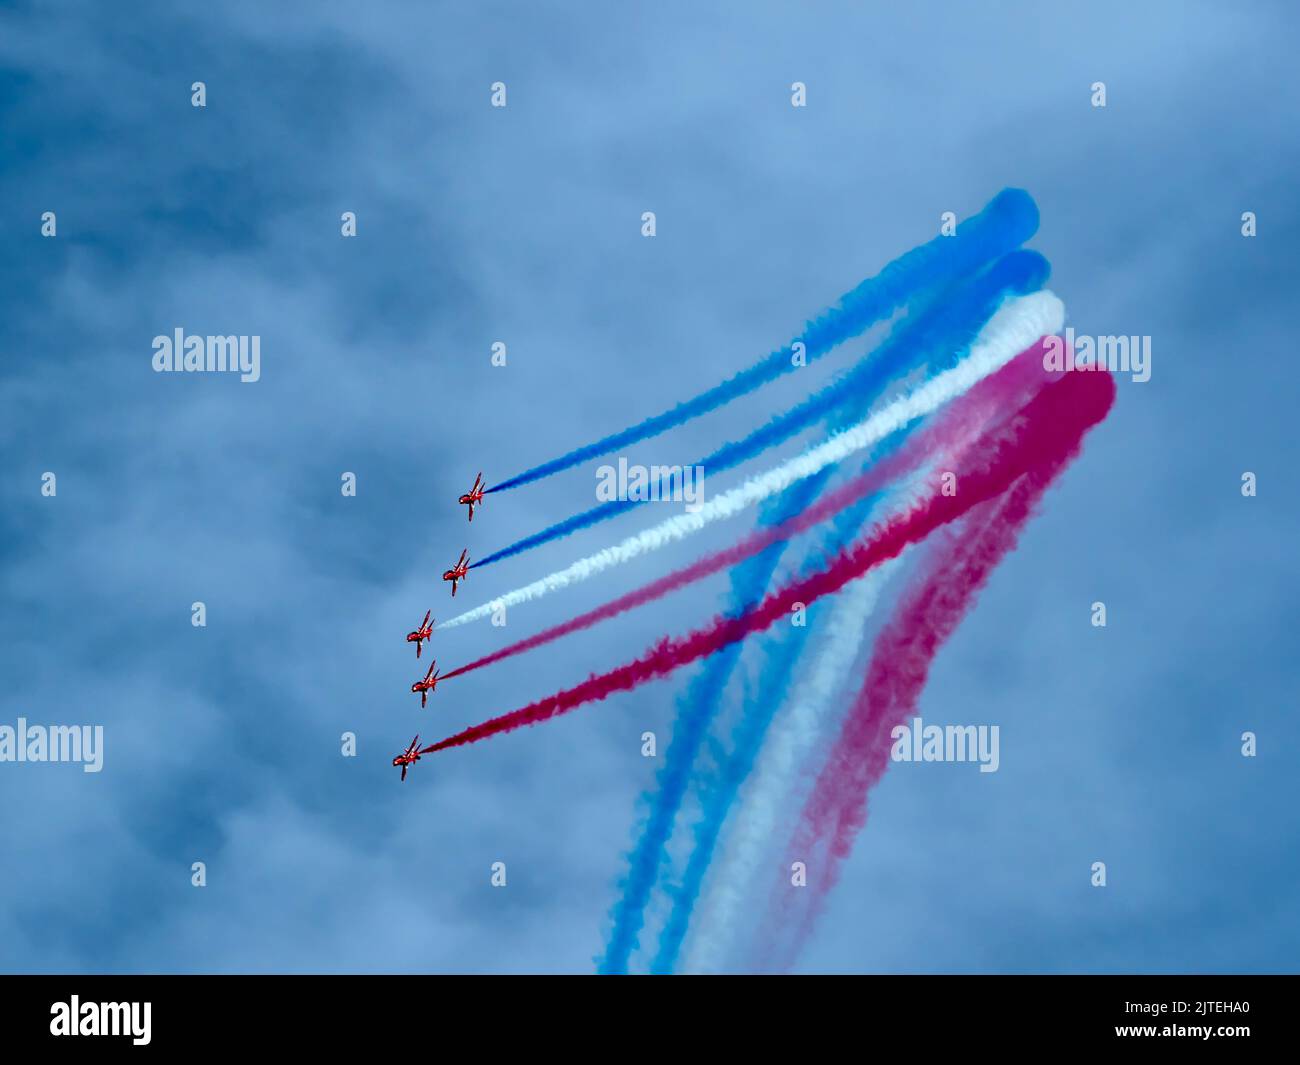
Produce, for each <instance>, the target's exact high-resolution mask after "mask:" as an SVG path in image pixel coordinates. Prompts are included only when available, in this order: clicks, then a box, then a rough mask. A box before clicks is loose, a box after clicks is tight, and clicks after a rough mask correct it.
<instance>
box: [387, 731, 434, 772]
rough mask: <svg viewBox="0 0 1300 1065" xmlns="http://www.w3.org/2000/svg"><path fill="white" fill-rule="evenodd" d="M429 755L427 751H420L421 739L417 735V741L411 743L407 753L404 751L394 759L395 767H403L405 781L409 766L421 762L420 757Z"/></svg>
mask: <svg viewBox="0 0 1300 1065" xmlns="http://www.w3.org/2000/svg"><path fill="white" fill-rule="evenodd" d="M427 753H428V752H427V751H422V750H420V737H419V736H418V735H417V736H416V737H415V739H413V740H412V741H411V746H409V747H408V748H406V750H405V751H403V752H402V753H401V754H399V755H398V756H397V757H396V758H394V759H393V765H394V766H399V765H400V766H401V767H402V779H403V780H405V779H406V767H407V766H408V765H414V764H415V763H416V762H418V761H419V760H420V755H422V754H427Z"/></svg>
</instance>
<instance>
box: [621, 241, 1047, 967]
mask: <svg viewBox="0 0 1300 1065" xmlns="http://www.w3.org/2000/svg"><path fill="white" fill-rule="evenodd" d="M1008 258H1009V257H1008ZM1026 261H1035V262H1041V264H1042V267H1043V268H1044V269H1043V270H1042V272H1041V280H1040V282H1039V283H1040V284H1042V283H1045V282H1046V280H1047V276H1046V268H1047V264H1046V260H1042V258H1041V256H1035V257H1034V259H1033V260H1026ZM998 265H1000V264H995V266H994V267H992V268H990V271H989V272H990V273H993V272H995V271H996V270H997V267H998ZM948 295H949V293H945V294H944V297H945V298H944V299H941V301H940V302H946V297H947V296H948ZM969 306H970V305H969V304H967V307H968V308H969ZM996 306H997V305H996V304H994V305H992V306H987V305H986V306H985V307H983V308H982V309H979V310H978V311H977V313H976V319H975V320H974V321H969V320H968V321H967V322H965V323H963V326H964V328H962V329H960V330H957V331H956V332H955V334H954V335H953V336H952V337H950V339H952V340H953V341H954V342H952V343H950V344H947V345H944V346H941V347H937V348H932V349H931V351H932V354H933V358H932V360H931V373H937V372H940V371H941V370H942V369H946V368H947V367H948V366H950V365H953V364H955V363H956V361H957V360H958V359H959V358H960V357H961V356H962V355H963V354H964V353H965V350H966V348H967V347H968V346H969V343H970V342H971V341H972V340H973V339H974V337H975V336H976V335H977V334H978V332H979V329H980V328H982V326H983V324H984V321H986V320H987V318H988V317H992V314H993V313H994V311H995V310H996ZM980 314H983V315H985V317H984V318H982V319H981V318H979V315H980ZM927 320H929V321H934V320H935V319H933V318H927ZM949 325H950V326H951V325H952V323H951V322H949ZM932 335H933V334H932ZM891 339H892V338H891ZM885 383H887V382H884V381H881V382H879V383H878V389H877V391H867V392H862V393H860V394H857V395H855V396H854V400H855V402H854V403H853V404H851V405H850V406H849V409H846V410H844V411H841V412H840V413H839V415H838V417H837V418H836V419H835V420H834V422H833V424H834V425H835V427H836V428H842V427H843V426H844V425H847V424H852V422H854V421H856V420H857V419H858V418H860V417H861V416H862V415H864V414H865V413H866V411H867V410H869V409H870V407H871V404H872V403H873V402H874V401H875V399H876V398H877V392H878V390H880V389H883V387H884V384H885ZM906 436H907V431H904V432H902V433H899V434H895V436H894V437H891V438H889V439H888V440H886V441H883V442H882V444H881V445H880V447H879V448H878V449H877V451H876V452H875V453H874V454H873V455H872V456H871V457H870V458H869V459H868V462H867V464H868V465H870V464H871V463H872V462H874V461H876V460H877V459H878V458H879V456H880V455H881V454H884V453H887V452H888V451H891V450H893V448H895V447H897V446H898V445H899V444H900V443H901V442H902V440H903V439H905V438H906ZM830 474H831V471H830V470H829V469H828V470H824V471H822V473H820V474H818V475H817V476H816V477H813V478H809V479H808V480H806V481H803V482H800V483H799V484H797V485H794V486H792V487H791V488H790V489H788V490H787V491H786V492H785V493H783V494H782V495H780V496H778V497H776V498H775V499H774V500H771V501H770V502H769V504H768V505H767V506H765V507H764V508H763V512H762V517H761V518H760V521H761V523H762V524H773V523H776V522H779V521H783V520H785V518H787V517H789V516H790V515H792V514H795V513H798V512H799V511H800V510H802V509H804V508H805V507H807V506H808V505H809V503H811V502H812V500H813V499H815V498H816V496H817V495H818V494H819V493H820V492H821V490H822V487H823V486H824V485H825V483H826V480H827V478H828V477H829V476H830ZM862 505H864V504H855V506H854V507H853V508H850V511H847V512H845V513H844V514H842V515H841V516H840V519H839V524H838V525H837V528H840V527H845V524H844V523H847V522H850V521H856V522H857V523H859V524H860V523H861V520H862V514H861V512H858V513H856V516H855V515H854V513H853V512H856V511H857V510H858V508H859V507H861V506H862ZM865 505H867V506H869V505H870V503H869V502H867V503H866V504H865ZM849 527H851V526H849ZM849 535H851V533H850V534H849ZM784 549H785V545H784V544H773V545H772V546H771V547H769V548H768V549H766V550H765V551H763V552H761V553H759V554H758V555H756V556H755V557H754V558H753V559H750V560H748V561H747V562H746V563H743V564H742V565H741V566H737V567H736V568H735V569H734V570H733V571H732V595H733V601H734V602H737V603H739V604H740V605H739V606H738V607H736V609H737V610H739V611H743V610H744V609H746V608H747V607H748V606H749V605H751V604H752V603H753V602H754V601H755V600H756V599H758V598H760V597H761V596H762V595H763V593H764V591H765V590H766V588H767V586H768V584H769V583H770V581H771V577H772V574H773V572H774V571H775V568H776V566H777V564H778V562H779V560H780V557H781V554H782V552H783V551H784ZM741 646H742V644H741V643H737V644H735V645H733V646H732V647H729V648H728V649H727V650H726V651H724V652H723V653H721V654H719V655H717V656H715V657H714V658H712V659H710V660H709V662H708V663H706V665H705V669H704V671H703V673H702V674H701V675H700V676H699V678H698V679H697V681H696V682H694V683H693V684H692V685H691V686H690V687H689V688H688V689H687V691H686V693H685V696H684V698H683V699H682V700H681V701H680V703H679V706H680V707H681V709H680V711H679V716H678V722H677V725H676V727H675V728H674V731H673V741H672V744H671V745H670V747H669V749H668V752H667V758H666V761H665V765H664V767H663V769H661V770H660V772H659V774H658V777H657V783H658V788H659V790H658V794H657V795H656V796H654V797H652V798H651V800H650V801H651V813H650V817H649V819H648V821H647V823H646V824H645V826H644V828H643V830H642V833H641V836H640V839H639V840H638V843H637V846H636V849H635V850H634V852H633V854H632V856H631V858H630V864H629V870H628V873H627V876H626V878H625V879H624V881H623V885H622V887H623V895H622V897H621V898H620V899H619V901H618V902H617V903H616V904H615V906H614V909H613V911H612V917H613V921H614V928H613V931H612V932H611V935H610V939H609V942H608V944H607V946H606V951H605V956H604V958H603V959H600V961H599V963H598V969H599V971H600V972H602V973H624V972H626V971H627V965H628V960H629V958H630V956H631V953H632V951H633V950H634V949H636V947H637V946H638V936H639V934H640V930H641V928H642V926H643V924H644V920H645V906H646V904H647V903H648V901H649V898H650V893H651V892H652V891H653V889H654V886H655V883H656V881H657V879H658V875H659V868H660V865H661V864H662V863H663V861H664V855H665V850H666V847H667V843H668V839H669V837H670V836H671V835H672V831H673V822H674V820H675V818H676V814H677V811H678V809H679V808H680V806H681V803H682V801H683V799H684V797H685V795H686V791H687V788H688V786H689V783H690V778H691V771H692V768H693V766H694V762H695V758H696V755H697V753H698V751H699V749H700V747H701V746H702V744H703V742H704V739H705V737H706V735H707V733H708V728H709V725H710V723H711V720H712V717H713V714H714V712H715V710H716V708H717V706H718V703H719V701H720V699H721V693H722V692H723V691H724V690H725V688H726V686H727V682H728V681H729V679H730V676H731V673H732V670H733V669H734V667H735V665H736V662H737V661H738V659H739V655H740V649H741ZM789 661H790V662H791V663H792V662H793V659H790V660H789ZM787 683H788V681H787ZM777 694H779V692H778V693H777ZM770 705H771V709H772V711H773V712H774V711H775V708H776V706H777V705H779V699H777V700H775V701H773V702H772V703H771V704H770ZM748 710H749V708H748V707H746V711H748ZM769 717H770V715H769ZM765 732H766V723H764V724H763V727H762V732H760V733H759V734H758V742H759V743H761V739H762V734H763V733H765ZM733 760H735V756H734V755H733ZM752 760H753V756H752V755H751V756H750V757H749V759H748V761H749V762H750V763H752ZM746 772H747V770H746ZM731 776H732V773H731V772H728V773H727V775H726V779H727V780H728V781H730V778H731ZM739 783H740V781H739V780H737V781H736V782H735V785H734V787H733V786H730V785H729V786H728V788H726V789H723V790H722V792H721V793H720V795H719V796H718V797H717V798H716V799H714V801H712V802H711V803H710V804H709V816H708V817H706V819H705V821H704V822H702V824H701V827H700V829H698V830H697V836H699V835H700V834H701V832H704V833H707V831H708V829H707V826H708V824H710V823H711V822H712V821H713V820H714V819H715V818H717V817H721V818H725V815H726V810H727V809H728V808H729V807H730V804H731V801H732V798H734V793H735V790H736V788H738V787H739ZM720 824H721V821H719V827H720ZM714 834H715V835H716V830H714ZM707 850H708V855H709V856H710V857H711V854H712V846H711V845H710V846H709V847H708V848H707ZM697 852H698V848H697ZM703 873H704V870H703V869H700V870H698V878H699V879H700V880H702V878H703ZM696 875H697V874H696V872H695V871H693V870H692V869H691V868H690V867H689V866H688V871H687V880H686V881H684V883H683V886H682V889H681V892H680V893H679V895H678V900H677V904H676V905H675V906H674V917H675V915H676V914H677V911H678V910H680V909H682V906H683V903H685V910H684V918H680V917H678V918H676V919H677V920H682V919H684V920H685V921H687V922H689V914H690V911H691V909H693V907H694V896H696V895H698V893H699V887H698V885H696V886H695V887H694V889H693V891H691V888H690V885H691V883H692V881H693V880H694V878H695V877H696ZM688 891H690V892H691V893H690V895H689V897H687V896H686V894H685V893H686V892H688ZM674 917H670V922H672V921H673V920H674ZM665 931H666V932H667V931H668V930H667V929H666V930H665ZM672 954H673V957H675V955H676V950H675V949H674V950H673V952H672Z"/></svg>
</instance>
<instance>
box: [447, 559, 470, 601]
mask: <svg viewBox="0 0 1300 1065" xmlns="http://www.w3.org/2000/svg"><path fill="white" fill-rule="evenodd" d="M468 552H469V548H468V547H467V548H465V550H464V551H462V552H461V553H460V561H459V562H457V563H456V564H455V565H454V566H452V567H451V569H449V570H443V573H442V579H443V580H444V581H451V594H452V596H453V597H454V596H455V594H456V582H457V581H463V580H464V579H465V574H467V573H468V572H469V557H468Z"/></svg>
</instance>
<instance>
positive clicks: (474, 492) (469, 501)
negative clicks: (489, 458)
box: [457, 473, 484, 521]
mask: <svg viewBox="0 0 1300 1065" xmlns="http://www.w3.org/2000/svg"><path fill="white" fill-rule="evenodd" d="M483 489H484V484H483V474H481V473H480V474H479V475H478V476H477V477H475V478H474V487H473V488H471V489H470V490H469V491H468V492H466V493H465V494H464V495H463V496H461V497H460V499H458V500H457V502H458V503H464V504H465V505H466V506H467V507H469V520H470V521H473V520H474V508H475V507H476V506H477V505H478V504H479V503H482V502H483Z"/></svg>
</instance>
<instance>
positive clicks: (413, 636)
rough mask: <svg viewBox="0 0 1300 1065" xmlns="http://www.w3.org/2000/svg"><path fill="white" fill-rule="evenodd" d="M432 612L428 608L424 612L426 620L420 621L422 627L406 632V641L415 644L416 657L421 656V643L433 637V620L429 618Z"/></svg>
mask: <svg viewBox="0 0 1300 1065" xmlns="http://www.w3.org/2000/svg"><path fill="white" fill-rule="evenodd" d="M432 613H433V611H432V610H426V611H425V612H424V620H423V621H422V622H420V627H419V628H418V629H416V630H415V631H414V632H408V633H407V634H406V642H407V643H413V644H415V657H416V658H419V657H420V644H421V643H423V642H424V641H425V640H428V639H431V638H432V637H433V622H432V621H431V620H430V619H429V615H430V614H432Z"/></svg>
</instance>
